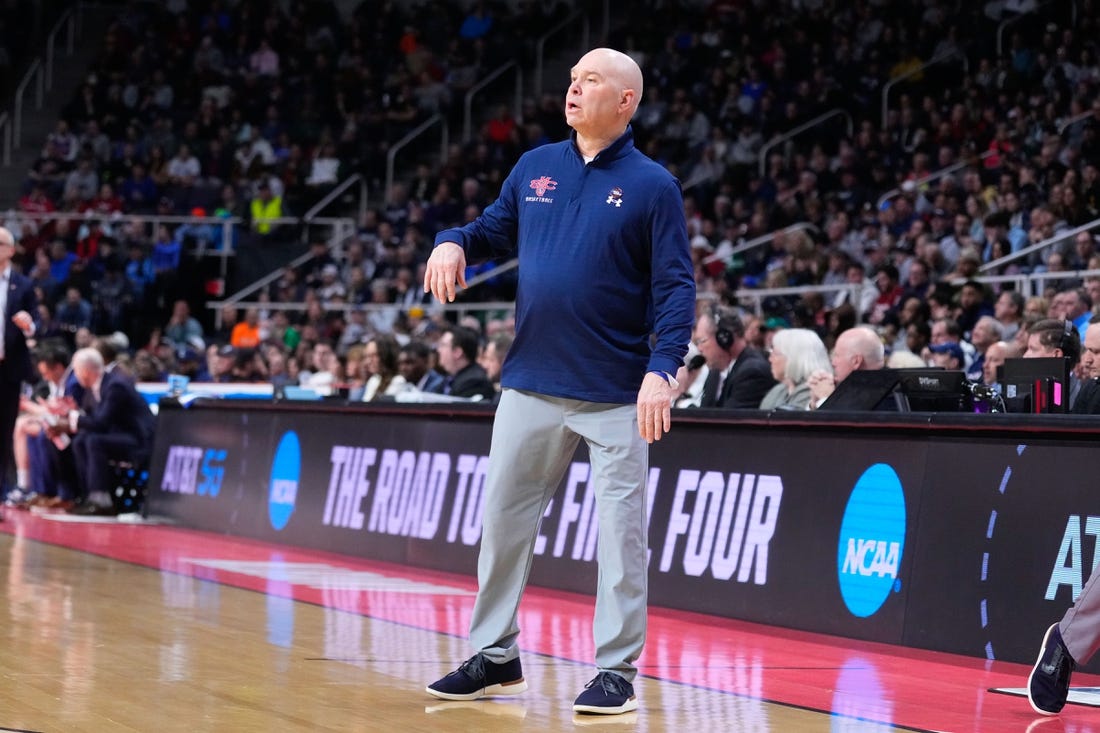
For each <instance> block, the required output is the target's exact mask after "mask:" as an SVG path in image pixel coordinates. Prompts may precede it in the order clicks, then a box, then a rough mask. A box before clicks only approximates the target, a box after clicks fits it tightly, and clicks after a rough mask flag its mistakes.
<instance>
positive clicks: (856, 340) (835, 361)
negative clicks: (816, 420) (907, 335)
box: [807, 326, 886, 408]
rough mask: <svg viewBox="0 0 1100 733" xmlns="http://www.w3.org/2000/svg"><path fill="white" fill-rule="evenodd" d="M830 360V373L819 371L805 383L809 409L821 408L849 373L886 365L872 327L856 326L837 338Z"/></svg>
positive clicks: (881, 346) (879, 340)
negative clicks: (808, 390)
mask: <svg viewBox="0 0 1100 733" xmlns="http://www.w3.org/2000/svg"><path fill="white" fill-rule="evenodd" d="M829 361H831V362H832V365H833V373H832V374H829V373H828V372H825V371H820V370H818V371H816V372H814V373H813V374H811V375H810V377H809V379H808V380H807V382H808V383H809V385H810V406H811V407H812V408H817V407H820V406H821V403H823V402H824V401H825V400H827V399H828V398H829V395H831V394H832V393H833V392H834V391H835V390H836V386H837V385H838V384H840V383H841V382H843V381H844V380H845V379H846V378H847V377H848V375H849V374H851V373H852V372H855V371H859V370H861V369H882V368H883V366H885V365H886V349H885V347H884V346H883V344H882V339H881V338H879V335H878V334H877V333H875V330H874V329H873V328H870V327H868V326H856V327H855V328H849V329H848V330H847V331H845V332H844V333H842V334H840V335H839V336H837V338H836V344H835V345H834V346H833V353H832V355H831V356H830V357H829Z"/></svg>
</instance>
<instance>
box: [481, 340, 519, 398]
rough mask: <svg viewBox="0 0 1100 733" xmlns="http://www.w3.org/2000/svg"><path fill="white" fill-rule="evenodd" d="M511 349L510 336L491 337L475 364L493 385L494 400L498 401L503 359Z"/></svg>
mask: <svg viewBox="0 0 1100 733" xmlns="http://www.w3.org/2000/svg"><path fill="white" fill-rule="evenodd" d="M510 348H512V336H511V335H510V334H507V333H498V334H496V335H494V336H491V337H490V338H489V339H488V340H487V341H486V342H485V346H484V348H482V350H481V355H480V356H478V358H477V363H478V364H480V365H481V368H482V369H484V370H485V375H486V376H487V377H489V381H490V382H492V383H493V388H494V389H495V390H496V396H495V397H494V399H496V400H499V399H500V375H501V369H502V368H503V366H504V359H505V357H507V356H508V349H510Z"/></svg>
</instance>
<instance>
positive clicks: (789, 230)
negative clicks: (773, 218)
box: [703, 221, 820, 265]
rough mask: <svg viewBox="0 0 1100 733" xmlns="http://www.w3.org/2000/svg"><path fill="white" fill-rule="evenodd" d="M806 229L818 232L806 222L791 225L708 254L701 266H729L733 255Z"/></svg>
mask: <svg viewBox="0 0 1100 733" xmlns="http://www.w3.org/2000/svg"><path fill="white" fill-rule="evenodd" d="M807 229H812V230H813V231H815V232H816V231H820V230H819V229H818V228H817V227H816V226H814V225H813V224H811V223H810V222H808V221H802V222H798V223H797V224H791V225H790V226H789V227H785V228H783V229H777V230H776V231H774V232H769V233H767V234H762V235H760V236H759V237H753V238H752V239H750V240H748V241H745V242H742V243H741V244H738V245H736V246H735V247H733V248H732V249H729V250H726V251H724V252H715V253H713V254H709V255H707V256H706V257H704V258H703V264H707V265H709V264H710V263H712V262H719V261H721V262H726V263H727V264H729V260H730V259H731V258H733V256H734V255H739V254H741V253H742V252H746V251H748V250H750V249H756V248H757V247H760V246H763V245H765V244H767V243H768V242H770V241H772V240H773V239H775V238H776V237H779V236H780V235H788V234H794V233H796V232H801V231H805V230H807Z"/></svg>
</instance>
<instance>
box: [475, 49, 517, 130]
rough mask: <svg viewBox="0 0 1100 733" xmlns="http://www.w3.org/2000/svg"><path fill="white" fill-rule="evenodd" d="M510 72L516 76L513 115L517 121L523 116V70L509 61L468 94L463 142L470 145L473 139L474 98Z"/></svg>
mask: <svg viewBox="0 0 1100 733" xmlns="http://www.w3.org/2000/svg"><path fill="white" fill-rule="evenodd" d="M508 71H512V72H513V73H514V74H515V76H516V81H515V91H514V94H513V95H512V114H513V116H514V117H515V118H516V119H517V120H518V119H519V118H520V116H521V115H522V114H523V69H521V68H520V65H519V64H518V63H516V62H515V61H509V62H508V63H506V64H504V65H503V66H501V67H500V68H499V69H497V70H496V71H494V72H493V73H491V74H489V75H488V76H487V77H485V78H484V79H482V80H481V81H479V82H478V83H477V84H475V85H473V86H472V87H470V90H469V91H468V92H466V96H465V98H464V99H463V102H462V142H464V143H468V142H470V140H471V139H472V138H473V134H474V133H473V118H474V112H473V110H474V97H475V96H477V94H478V93H479V92H481V91H482V90H483V89H485V87H487V86H489V85H490V84H492V83H493V82H494V81H496V80H497V79H498V78H499V77H500V76H501V75H503V74H504V73H506V72H508Z"/></svg>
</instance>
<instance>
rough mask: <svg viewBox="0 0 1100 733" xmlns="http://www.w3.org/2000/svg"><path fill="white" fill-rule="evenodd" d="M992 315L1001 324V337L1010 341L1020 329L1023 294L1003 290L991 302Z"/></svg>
mask: <svg viewBox="0 0 1100 733" xmlns="http://www.w3.org/2000/svg"><path fill="white" fill-rule="evenodd" d="M993 317H994V318H996V319H997V322H998V323H1000V324H1001V329H1002V331H1003V333H1004V336H1003V338H1004V339H1005V340H1006V341H1011V340H1012V339H1013V338H1014V337H1015V336H1016V331H1018V330H1019V329H1020V321H1021V320H1023V317H1024V296H1022V295H1020V294H1019V293H1018V292H1016V291H1015V290H1004V291H1002V292H1001V294H1000V295H998V296H997V300H996V302H995V303H994V304H993Z"/></svg>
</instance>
